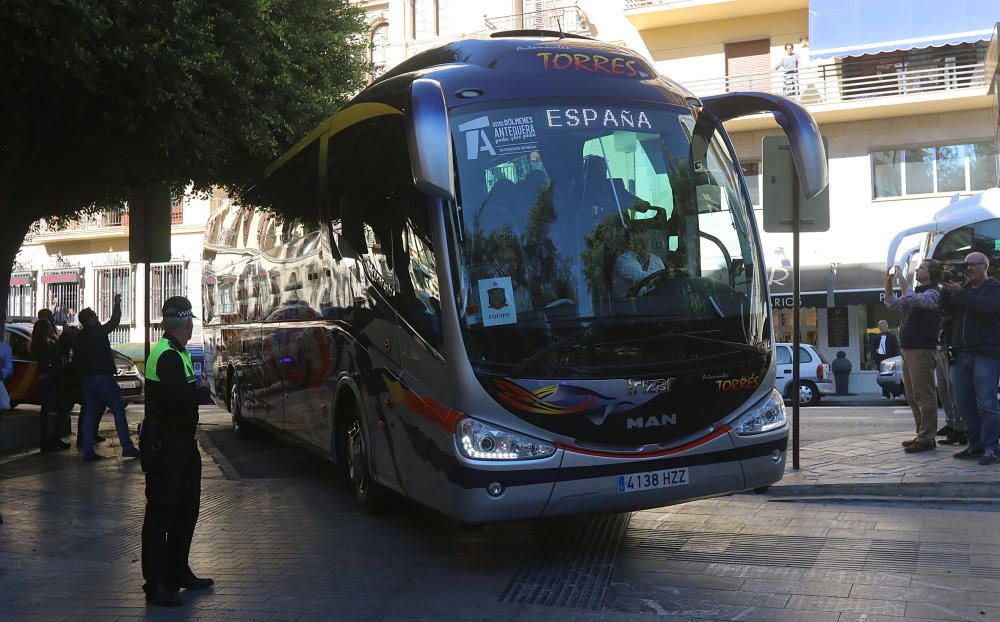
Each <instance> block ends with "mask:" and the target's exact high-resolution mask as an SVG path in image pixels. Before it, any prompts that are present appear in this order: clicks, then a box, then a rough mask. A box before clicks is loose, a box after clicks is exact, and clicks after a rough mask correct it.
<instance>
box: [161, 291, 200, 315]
mask: <svg viewBox="0 0 1000 622" xmlns="http://www.w3.org/2000/svg"><path fill="white" fill-rule="evenodd" d="M163 317H164V319H166V318H168V317H179V318H189V317H198V316H196V315H195V314H194V310H193V309H192V308H191V301H190V300H188V299H187V298H185V297H184V296H171V297H170V298H167V301H166V302H164V303H163Z"/></svg>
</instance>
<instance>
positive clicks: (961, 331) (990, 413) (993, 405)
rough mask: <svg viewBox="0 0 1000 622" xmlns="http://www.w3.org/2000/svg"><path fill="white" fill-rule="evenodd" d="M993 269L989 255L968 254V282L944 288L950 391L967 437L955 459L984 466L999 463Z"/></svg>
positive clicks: (998, 308)
mask: <svg viewBox="0 0 1000 622" xmlns="http://www.w3.org/2000/svg"><path fill="white" fill-rule="evenodd" d="M989 265H990V262H989V259H987V257H986V255H984V254H982V253H969V254H968V255H966V257H965V275H966V282H965V284H964V285H960V284H958V283H956V282H953V281H949V282H946V283H944V284H943V285H942V288H943V289H944V291H945V292H946V293H947V295H946V297H945V305H946V306H947V308H948V310H949V312H950V313H951V315H952V322H951V335H950V339H949V343H950V344H951V346H952V348H954V350H955V352H956V356H955V364H954V365H953V366H952V368H951V381H952V388H953V389H954V390H955V402H956V403H957V404H958V411H959V413H960V414H961V415H962V417H963V418H964V419H965V428H966V434H967V435H968V438H969V446H968V447H966V448H965V449H963V450H962V451H960V452H958V453H957V454H955V457H956V458H979V464H982V465H988V464H993V463H995V462H996V461H997V458H998V447H997V440H998V436H1000V402H998V401H997V384H998V383H1000V281H997V280H995V279H992V278H990V277H989V276H988V275H987V270H988V268H989Z"/></svg>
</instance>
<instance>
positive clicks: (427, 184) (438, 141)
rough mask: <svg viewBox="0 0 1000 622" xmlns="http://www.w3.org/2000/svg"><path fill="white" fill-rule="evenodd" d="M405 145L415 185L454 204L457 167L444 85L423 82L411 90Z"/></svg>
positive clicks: (414, 85) (416, 81)
mask: <svg viewBox="0 0 1000 622" xmlns="http://www.w3.org/2000/svg"><path fill="white" fill-rule="evenodd" d="M406 142H407V146H408V148H409V152H410V167H411V169H412V172H413V183H414V185H416V187H417V188H418V189H420V190H421V191H422V192H424V193H426V194H429V195H431V196H435V197H438V198H439V199H441V200H442V201H449V202H450V201H454V200H455V177H454V171H455V166H454V161H453V158H452V150H451V128H450V127H449V124H448V108H447V106H446V105H445V100H444V92H443V91H442V90H441V85H440V84H438V83H437V82H436V81H434V80H428V79H425V78H420V79H417V80H414V81H413V84H412V85H411V87H410V109H409V110H408V111H407V114H406Z"/></svg>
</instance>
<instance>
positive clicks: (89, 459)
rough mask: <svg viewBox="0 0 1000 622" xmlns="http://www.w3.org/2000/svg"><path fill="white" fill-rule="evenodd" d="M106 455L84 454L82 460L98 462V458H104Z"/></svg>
mask: <svg viewBox="0 0 1000 622" xmlns="http://www.w3.org/2000/svg"><path fill="white" fill-rule="evenodd" d="M106 457H107V456H102V455H101V454H94V455H93V456H84V457H83V461H84V462H98V461H100V460H104V458H106Z"/></svg>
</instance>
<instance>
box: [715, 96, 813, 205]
mask: <svg viewBox="0 0 1000 622" xmlns="http://www.w3.org/2000/svg"><path fill="white" fill-rule="evenodd" d="M702 103H703V104H704V106H705V109H706V110H708V111H709V112H711V114H712V115H713V116H715V118H716V119H717V120H718V121H719V123H720V124H721V123H722V122H724V121H728V120H729V119H735V118H737V117H744V116H746V115H750V114H756V113H758V112H770V113H773V114H774V120H775V121H777V122H778V125H780V126H781V129H782V130H784V132H785V135H787V136H788V143H789V147H790V149H791V152H792V160H793V161H794V162H795V171H796V172H797V173H798V176H799V183H800V185H801V188H802V193H803V194H804V195H805V197H806V198H807V199H811V198H813V197H815V196H816V195H818V194H819V193H820V192H822V191H823V189H824V188H826V187H827V185H828V183H829V171H828V169H827V164H826V149H825V148H824V146H823V138H822V136H820V133H819V127H818V126H817V125H816V121H815V120H814V119H813V118H812V115H810V114H809V111H807V110H806V109H805V108H803V107H802V106H801V105H799V104H798V103H796V102H794V101H792V100H790V99H786V98H784V97H781V96H780V95H772V94H770V93H724V94H722V95H713V96H711V97H705V98H703V99H702Z"/></svg>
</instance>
